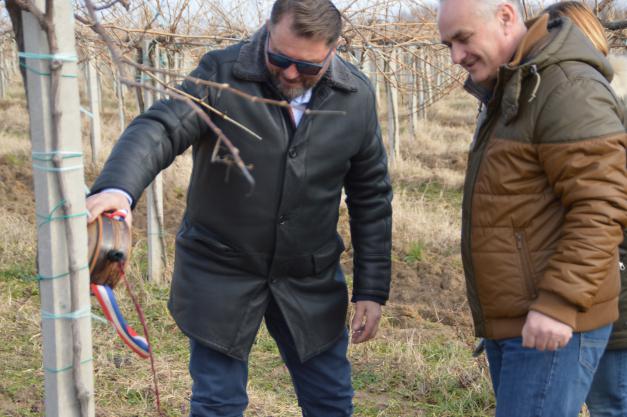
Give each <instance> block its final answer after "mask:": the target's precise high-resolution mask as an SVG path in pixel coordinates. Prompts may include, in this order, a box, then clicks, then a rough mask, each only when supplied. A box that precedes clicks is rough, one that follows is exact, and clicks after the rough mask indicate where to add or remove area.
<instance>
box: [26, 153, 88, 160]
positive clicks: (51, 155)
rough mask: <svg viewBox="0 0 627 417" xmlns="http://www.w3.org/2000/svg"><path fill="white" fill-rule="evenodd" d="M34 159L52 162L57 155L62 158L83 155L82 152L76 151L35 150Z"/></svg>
mask: <svg viewBox="0 0 627 417" xmlns="http://www.w3.org/2000/svg"><path fill="white" fill-rule="evenodd" d="M32 155H33V159H34V160H36V161H45V162H51V161H52V160H53V158H54V157H55V156H59V157H60V158H61V159H70V158H80V157H82V156H83V153H82V152H76V151H52V152H33V153H32Z"/></svg>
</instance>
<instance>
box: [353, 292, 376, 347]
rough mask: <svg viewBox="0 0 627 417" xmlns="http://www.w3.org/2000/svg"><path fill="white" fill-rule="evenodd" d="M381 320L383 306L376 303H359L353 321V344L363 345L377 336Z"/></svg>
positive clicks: (356, 305) (356, 304)
mask: <svg viewBox="0 0 627 417" xmlns="http://www.w3.org/2000/svg"><path fill="white" fill-rule="evenodd" d="M380 319H381V304H379V303H377V302H375V301H357V302H356V303H355V315H354V316H353V320H352V321H351V330H352V337H351V341H352V342H353V343H362V342H366V341H368V340H370V339H372V338H373V337H374V336H375V335H376V334H377V329H378V328H379V320H380Z"/></svg>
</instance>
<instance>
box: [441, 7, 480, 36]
mask: <svg viewBox="0 0 627 417" xmlns="http://www.w3.org/2000/svg"><path fill="white" fill-rule="evenodd" d="M477 7H479V6H478V5H477V4H476V2H475V0H446V1H443V2H441V3H440V9H439V10H438V29H439V31H440V35H441V36H442V38H443V39H444V38H446V39H452V38H453V37H454V36H456V35H458V34H459V32H468V31H473V28H475V27H476V26H477V25H478V24H479V22H480V21H481V20H482V18H481V13H479V11H478V9H477Z"/></svg>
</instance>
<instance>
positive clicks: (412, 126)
mask: <svg viewBox="0 0 627 417" xmlns="http://www.w3.org/2000/svg"><path fill="white" fill-rule="evenodd" d="M406 65H407V72H408V74H409V75H408V77H407V78H408V86H407V87H408V88H407V94H408V96H409V97H408V99H409V103H408V107H409V115H408V122H409V139H410V140H412V141H413V140H414V139H415V138H416V136H417V135H418V105H417V104H418V73H417V72H416V48H415V47H410V49H409V53H408V54H407V62H406Z"/></svg>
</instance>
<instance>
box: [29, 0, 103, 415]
mask: <svg viewBox="0 0 627 417" xmlns="http://www.w3.org/2000/svg"><path fill="white" fill-rule="evenodd" d="M34 3H35V4H36V5H37V6H38V7H39V9H40V10H44V7H45V5H44V3H45V1H44V0H36V1H34ZM54 8H55V12H54V25H55V27H57V28H62V29H63V30H60V31H58V32H57V36H56V40H57V46H58V50H59V53H62V54H64V55H67V56H75V55H76V50H75V46H74V28H73V25H74V18H73V10H72V4H71V2H67V1H60V2H55V3H54ZM22 19H23V23H24V45H25V50H26V51H27V52H29V53H37V54H49V53H50V52H49V51H50V49H49V46H48V41H47V38H46V35H45V33H44V32H43V31H42V30H41V27H40V24H39V22H38V21H37V20H36V19H35V18H34V17H33V16H32V15H31V14H29V13H25V12H23V13H22ZM26 62H27V65H29V66H30V67H31V68H33V69H35V70H36V71H38V72H40V73H42V74H45V73H50V72H51V65H50V63H51V62H54V63H55V65H56V64H58V63H62V64H63V65H62V70H61V73H62V74H64V75H67V76H69V77H67V76H66V77H61V79H60V81H59V83H60V84H59V89H60V94H58V96H57V97H58V101H57V102H56V110H57V113H56V115H55V117H58V126H54V125H53V120H54V118H53V115H52V112H51V110H52V103H53V101H52V100H51V77H50V76H45V75H43V76H42V75H40V74H37V73H35V72H34V71H27V77H28V91H27V95H28V107H29V112H30V134H31V140H32V148H33V152H34V154H33V155H34V157H36V158H38V159H46V156H55V155H56V157H57V158H58V157H61V156H62V154H55V152H59V151H65V152H78V153H80V152H82V146H81V135H80V132H81V129H80V113H79V106H80V105H79V96H78V82H77V79H76V78H71V77H72V76H76V75H77V72H78V68H77V65H76V63H75V62H66V61H60V60H58V59H57V60H53V61H50V60H47V59H27V60H26ZM55 137H56V138H57V141H58V143H57V145H56V148H54V147H53V146H54V145H53V143H54V138H55ZM80 162H81V158H71V159H64V160H63V162H62V166H63V167H65V168H66V169H67V170H64V171H63V172H53V171H50V168H52V167H53V165H54V164H53V163H49V162H46V161H40V160H34V161H33V166H34V172H33V177H34V185H35V206H36V212H37V213H39V215H40V216H44V217H47V216H54V217H61V219H58V220H52V221H49V222H46V221H44V220H42V218H39V219H38V222H39V223H40V226H39V227H38V247H37V264H38V269H39V274H40V275H41V276H43V277H48V278H53V277H58V278H57V279H42V281H41V282H40V294H41V296H40V297H41V310H42V315H43V317H42V336H43V367H44V370H45V372H44V385H45V396H44V404H45V415H46V416H47V417H60V416H63V417H79V416H80V417H93V416H94V414H95V410H94V396H93V392H94V384H93V368H92V362H91V358H92V350H91V315H90V314H86V315H85V316H84V317H83V316H82V315H81V318H79V317H76V316H71V315H76V314H77V313H78V312H79V311H86V312H89V309H90V298H89V274H88V271H87V270H86V269H85V268H84V266H85V265H86V264H87V228H86V227H85V217H84V216H81V215H80V213H84V212H85V191H84V187H85V182H84V175H83V168H82V165H81V164H80ZM59 176H62V177H61V178H59ZM61 185H62V186H63V189H65V190H66V191H67V193H66V195H64V196H62V195H61V190H62V188H60V187H61ZM59 205H61V207H59ZM64 212H65V215H66V216H73V215H74V216H75V217H72V218H68V219H65V220H62V218H63V213H64ZM66 226H67V227H66ZM68 272H69V274H68ZM66 274H67V275H66ZM48 315H49V316H48ZM60 315H70V316H68V317H73V318H65V319H63V318H61V317H62V316H60Z"/></svg>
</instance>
